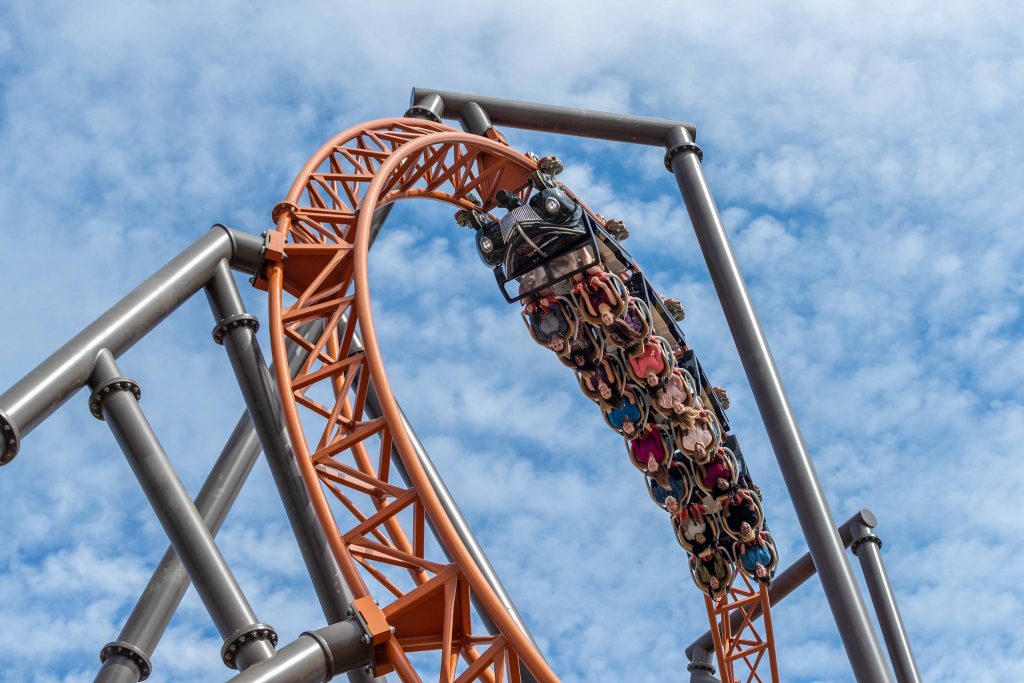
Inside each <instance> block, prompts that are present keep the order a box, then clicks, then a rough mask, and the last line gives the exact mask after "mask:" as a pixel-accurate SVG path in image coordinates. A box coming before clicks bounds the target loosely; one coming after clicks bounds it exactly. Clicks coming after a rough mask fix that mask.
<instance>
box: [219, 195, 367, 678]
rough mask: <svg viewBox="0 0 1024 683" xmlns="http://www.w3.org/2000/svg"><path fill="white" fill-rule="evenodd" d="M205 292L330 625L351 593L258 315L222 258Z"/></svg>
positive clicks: (356, 674)
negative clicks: (286, 413) (291, 428)
mask: <svg viewBox="0 0 1024 683" xmlns="http://www.w3.org/2000/svg"><path fill="white" fill-rule="evenodd" d="M384 217H385V218H386V214H385V215H384ZM206 296H207V299H208V300H209V303H210V309H211V310H212V311H213V315H214V318H215V319H216V321H217V325H216V327H215V328H214V339H215V340H216V341H218V342H220V343H223V344H224V348H225V349H226V350H227V353H228V358H229V359H230V360H231V367H232V369H233V370H234V372H235V378H236V379H237V380H238V386H239V389H240V390H241V392H242V397H243V399H244V400H245V405H246V406H247V408H248V411H249V414H250V415H251V416H252V420H253V424H254V426H255V429H256V433H257V434H258V435H259V440H260V443H262V445H263V452H264V454H266V458H267V464H268V465H269V466H270V471H271V473H272V474H273V477H274V483H275V484H276V485H277V490H278V493H279V494H280V496H281V501H282V503H283V504H284V508H285V512H286V514H287V515H288V521H289V523H290V524H291V527H292V533H293V534H294V535H295V540H296V541H297V542H298V545H299V550H300V551H301V554H302V559H303V562H304V563H305V565H306V571H307V572H308V573H309V577H310V580H311V581H312V583H313V588H314V590H315V591H316V595H317V598H318V599H319V601H320V607H321V609H322V610H323V613H324V617H326V619H327V623H329V624H334V623H337V622H340V621H344V620H345V619H346V618H347V617H348V615H349V609H350V607H351V603H352V594H351V592H350V591H349V588H348V585H347V584H346V583H345V578H344V576H343V575H342V573H341V569H340V567H339V566H338V562H337V560H336V559H335V558H334V554H333V553H332V552H331V548H330V545H329V544H328V542H327V537H326V536H325V535H324V533H323V529H322V528H321V527H320V523H319V521H318V519H317V517H316V513H315V512H314V510H313V504H312V502H311V501H310V499H309V494H308V493H307V491H306V487H305V485H304V483H303V481H302V474H301V473H300V472H299V468H298V465H297V464H296V462H295V454H294V452H293V450H292V445H291V441H290V439H289V438H288V432H287V427H286V426H285V424H284V420H283V416H282V414H281V402H280V399H279V397H278V394H277V390H276V385H275V383H274V378H273V375H271V373H270V370H269V368H268V367H267V364H266V360H265V359H264V357H263V353H262V352H261V351H260V347H259V341H258V340H257V339H256V329H257V327H258V325H257V323H256V318H255V316H252V315H250V314H248V313H247V312H246V310H245V305H244V304H243V303H242V296H241V294H240V293H239V291H238V287H237V285H236V284H235V280H234V276H233V275H232V273H231V268H230V267H229V266H228V263H227V261H221V263H220V265H219V266H218V267H217V268H216V270H215V272H214V275H213V278H212V279H211V280H210V282H209V284H208V285H207V286H206ZM350 678H352V680H353V681H354V682H361V681H373V680H376V679H374V677H373V676H367V675H366V674H365V673H364V672H362V671H361V670H360V671H356V672H353V675H350Z"/></svg>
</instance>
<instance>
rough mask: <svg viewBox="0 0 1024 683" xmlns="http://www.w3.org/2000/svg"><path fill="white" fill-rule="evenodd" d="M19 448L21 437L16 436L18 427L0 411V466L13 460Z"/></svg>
mask: <svg viewBox="0 0 1024 683" xmlns="http://www.w3.org/2000/svg"><path fill="white" fill-rule="evenodd" d="M20 446H21V435H20V434H18V426H17V425H15V424H14V423H13V422H11V420H10V418H8V417H7V416H6V415H4V413H3V411H0V465H6V464H7V463H9V462H10V461H12V460H14V456H16V455H17V454H18V448H19V447H20Z"/></svg>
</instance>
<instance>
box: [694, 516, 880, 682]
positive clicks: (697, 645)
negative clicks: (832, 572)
mask: <svg viewBox="0 0 1024 683" xmlns="http://www.w3.org/2000/svg"><path fill="white" fill-rule="evenodd" d="M862 522H863V523H865V524H869V525H871V526H874V524H875V516H874V514H872V513H871V511H870V510H866V509H864V510H858V511H857V513H856V514H855V515H853V517H850V519H848V520H846V521H845V522H843V525H842V526H840V527H839V540H840V541H841V542H842V544H843V548H849V547H850V544H851V543H852V542H853V531H852V529H853V526H854V524H857V523H862ZM816 572H817V570H815V568H814V560H813V559H812V558H811V554H810V553H804V555H802V556H801V557H800V559H798V560H796V561H795V562H793V564H791V565H789V566H788V567H786V569H784V570H783V571H781V572H779V573H778V574H776V575H775V578H774V579H772V585H771V588H770V589H769V590H768V601H769V602H770V603H771V604H772V605H776V604H778V603H780V602H782V600H783V598H785V597H786V596H787V595H789V594H790V593H792V592H793V591H795V590H796V589H797V588H799V587H800V586H802V585H804V583H805V582H806V581H807V579H809V578H811V577H812V576H814V575H815V573H816ZM760 616H761V605H760V604H758V605H754V608H753V610H751V613H750V619H751V620H754V619H757V618H758V617H760ZM729 619H730V621H731V622H732V628H733V630H734V631H735V630H736V629H737V628H739V625H740V623H741V622H742V621H743V615H742V614H740V613H739V612H735V613H734V614H733V615H732V616H731V617H729ZM714 647H715V641H714V639H713V638H712V637H711V631H706V632H705V633H704V635H702V636H701V637H700V638H697V640H695V641H693V642H692V643H690V645H689V646H688V647H687V648H686V657H687V658H688V659H689V660H690V661H691V662H696V661H697V660H698V658H699V656H698V655H699V653H700V652H708V651H713V650H714Z"/></svg>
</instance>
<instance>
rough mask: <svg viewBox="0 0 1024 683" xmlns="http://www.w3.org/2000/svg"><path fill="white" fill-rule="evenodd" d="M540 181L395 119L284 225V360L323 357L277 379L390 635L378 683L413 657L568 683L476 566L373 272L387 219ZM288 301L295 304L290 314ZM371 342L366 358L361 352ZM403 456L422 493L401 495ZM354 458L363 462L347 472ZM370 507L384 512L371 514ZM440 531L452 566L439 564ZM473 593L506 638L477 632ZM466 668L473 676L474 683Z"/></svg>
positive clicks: (356, 580) (277, 274)
mask: <svg viewBox="0 0 1024 683" xmlns="http://www.w3.org/2000/svg"><path fill="white" fill-rule="evenodd" d="M535 168H536V165H535V164H534V162H532V161H531V160H530V159H528V158H527V157H525V156H523V155H521V154H519V153H517V152H514V151H513V150H511V149H509V148H508V147H506V146H504V145H502V144H501V143H499V142H495V141H492V140H489V139H486V138H482V137H477V136H471V135H468V134H465V133H461V132H458V131H455V130H453V129H450V128H448V127H446V126H442V125H439V124H434V123H431V122H427V121H421V120H417V119H381V120H377V121H372V122H369V123H367V124H364V125H361V126H357V127H355V128H352V129H350V130H348V131H346V132H344V133H342V134H341V135H339V136H337V137H335V138H334V139H333V140H331V141H330V142H328V143H327V144H326V145H324V146H323V147H322V148H321V149H320V150H319V151H318V152H317V154H316V155H314V157H313V158H312V159H311V160H310V161H309V162H308V163H307V165H306V167H305V168H304V169H303V170H302V172H301V173H300V175H299V177H298V178H297V180H296V181H295V183H294V184H293V186H292V188H291V191H290V192H289V195H288V197H287V199H286V201H285V202H284V203H282V205H280V206H279V207H278V210H277V211H276V214H277V215H276V218H277V234H278V236H279V237H275V238H274V239H273V240H272V242H271V243H272V244H273V245H274V246H276V247H277V248H276V249H272V250H270V253H268V261H269V264H268V267H267V272H266V276H267V283H266V284H267V287H268V290H269V295H270V318H271V326H272V330H273V331H272V335H271V339H272V348H273V354H274V358H275V359H276V358H277V357H278V356H281V355H282V354H283V352H284V342H285V339H286V338H291V339H294V340H295V341H296V342H298V343H300V344H304V345H306V347H307V348H308V349H309V351H310V358H309V360H308V361H307V363H306V364H305V365H304V366H303V367H302V368H301V369H300V371H299V373H298V374H297V375H296V377H295V378H294V380H293V379H292V378H290V377H289V376H288V375H287V374H286V373H281V372H278V373H277V381H278V385H279V388H280V389H281V394H282V397H283V405H284V411H285V415H286V421H287V424H288V429H289V432H290V435H291V438H292V440H293V442H294V444H295V451H296V456H297V457H298V459H299V464H300V468H301V470H302V474H303V478H304V481H305V484H306V487H307V489H308V490H309V493H310V495H311V497H312V499H313V503H314V507H315V509H316V512H317V516H318V517H319V519H320V522H321V524H322V525H323V527H324V530H325V532H326V534H327V537H328V539H329V542H330V545H331V548H332V550H333V552H334V554H335V556H336V558H337V560H338V563H339V565H340V566H341V569H342V572H343V573H344V575H345V579H346V581H347V582H348V583H349V586H350V588H351V589H352V592H353V593H354V595H355V597H356V598H357V603H358V606H359V607H360V611H362V612H363V615H364V617H365V618H366V619H367V622H368V623H371V624H373V623H376V624H385V625H386V626H387V628H380V627H378V628H375V629H373V630H374V645H375V651H376V654H377V667H376V673H378V674H381V673H386V672H387V671H390V670H394V671H395V672H396V673H397V674H398V675H399V677H400V678H401V679H402V680H403V681H419V680H420V677H419V674H418V673H417V672H416V669H415V667H414V666H413V663H412V662H411V661H410V658H409V654H410V653H413V652H422V651H430V650H432V651H438V652H439V654H440V662H439V666H438V668H439V670H440V680H441V681H458V682H459V683H462V682H466V681H472V680H486V681H504V680H508V681H519V680H521V676H522V670H521V667H525V668H526V669H528V670H529V672H530V673H531V674H532V675H533V677H534V678H535V679H536V680H537V681H541V682H547V681H556V680H557V677H556V676H555V675H554V673H553V672H552V671H551V670H550V668H549V667H548V665H547V663H546V662H545V661H544V658H543V657H542V656H541V654H540V653H539V652H538V651H537V649H536V648H535V646H534V645H533V644H532V642H531V641H530V639H529V637H528V636H527V635H526V634H525V633H524V632H523V631H522V630H521V629H519V628H518V627H517V625H516V623H515V621H514V620H513V618H512V616H511V615H510V614H509V613H508V612H507V611H506V610H505V608H504V606H503V605H502V603H501V602H500V600H499V599H498V597H497V596H496V595H495V594H494V592H493V591H492V590H491V588H490V586H489V584H488V583H487V581H486V578H485V577H484V576H483V574H482V573H481V572H480V570H479V569H478V568H477V566H476V565H475V564H474V563H473V561H472V559H471V557H470V555H469V553H468V552H467V549H466V547H465V546H464V544H463V543H462V542H461V541H460V539H459V537H458V535H457V533H456V530H455V528H454V527H453V525H452V524H451V522H450V520H449V519H448V517H447V516H446V514H445V513H444V510H443V508H442V506H441V504H440V501H439V500H438V498H437V496H436V495H435V493H434V491H433V489H432V488H431V486H430V484H429V481H428V480H427V478H426V474H425V472H424V470H423V468H422V466H421V465H420V463H419V461H418V459H417V458H416V457H415V454H414V452H413V445H412V443H411V441H410V440H409V436H408V434H407V432H406V431H405V429H404V427H403V423H402V418H401V414H400V412H399V408H398V405H397V403H396V402H395V400H394V397H393V396H392V394H391V391H390V388H389V386H388V380H387V376H386V374H385V371H384V366H383V363H382V361H381V358H380V354H379V351H378V349H377V341H376V332H375V330H374V327H373V321H372V318H371V311H370V294H369V284H368V274H367V252H368V249H369V236H370V223H371V220H372V215H373V212H374V210H375V209H376V208H378V206H382V205H384V204H386V203H389V202H393V201H396V200H398V199H402V198H406V197H424V198H430V199H436V200H440V201H444V202H447V203H449V204H452V205H454V206H456V207H459V208H467V209H468V208H477V204H476V202H474V201H472V200H471V199H470V198H469V197H470V193H471V192H477V193H479V195H480V196H481V198H482V200H483V201H484V202H487V201H489V200H490V198H491V197H492V196H493V195H494V193H495V192H496V191H497V190H499V189H508V190H512V191H518V190H521V189H522V188H523V187H524V186H525V182H526V179H527V177H528V176H529V174H530V173H532V172H533V170H534V169H535ZM274 243H276V244H274ZM274 251H277V252H278V253H277V254H274V253H273V252H274ZM275 259H276V260H275ZM286 293H287V294H290V295H291V296H293V297H295V298H296V300H295V302H294V303H292V304H290V305H288V306H286V305H285V301H284V296H285V294H286ZM317 319H322V320H325V321H326V322H327V326H326V332H325V333H324V334H323V335H322V336H321V337H320V338H319V339H317V340H315V341H313V342H304V341H303V340H301V339H298V338H297V337H298V335H297V334H296V331H295V330H296V328H297V327H298V326H299V325H301V324H304V323H308V322H310V321H312V320H317ZM343 320H347V322H345V323H344V324H343V325H342V329H341V331H339V329H338V325H339V323H340V322H341V321H343ZM357 332H358V335H359V337H360V338H361V340H362V348H363V350H361V351H360V350H354V346H353V339H354V338H355V337H356V334H357ZM371 382H372V384H373V387H374V389H375V391H376V393H377V395H378V398H379V401H380V404H381V409H382V412H383V415H382V416H381V417H379V418H376V419H366V418H365V417H364V408H365V403H366V397H367V394H368V391H369V388H370V383H371ZM314 387H316V388H320V390H321V391H323V392H328V393H329V394H330V395H332V396H333V402H334V404H333V405H325V404H323V403H321V402H319V401H318V400H317V399H316V398H313V396H311V395H310V389H313V388H314ZM300 415H301V416H300ZM316 421H319V424H317V425H316V426H317V427H318V428H321V427H322V429H318V431H320V435H319V441H318V442H317V443H311V442H310V441H309V440H307V431H308V430H311V427H312V425H313V424H314V422H316ZM371 437H377V439H378V440H379V446H380V447H379V450H378V452H377V454H376V457H373V458H371V456H370V454H369V453H368V452H367V451H368V449H367V446H368V445H370V444H369V443H368V442H367V440H368V439H370V438H371ZM392 446H394V447H395V449H396V450H397V452H398V453H399V455H400V457H401V458H402V465H403V466H404V470H405V472H406V473H407V475H408V478H409V485H408V486H404V485H401V484H396V483H395V482H393V481H392V478H391V474H392V472H393V470H394V468H393V467H392V464H391V457H392V452H393V449H392ZM345 451H349V452H350V453H351V461H349V462H342V461H341V460H340V458H341V456H342V455H344V453H345ZM324 488H327V489H328V490H329V491H331V492H332V493H333V495H334V497H335V498H337V499H338V501H340V502H341V504H342V505H344V507H345V508H347V509H348V510H349V511H350V512H351V513H352V514H353V516H354V517H355V518H356V522H357V524H356V525H355V526H354V527H352V528H350V529H347V530H345V531H344V532H343V531H342V530H341V529H339V527H338V524H337V522H336V520H335V518H334V516H333V514H332V511H331V507H330V504H329V503H328V499H327V496H326V495H325V492H324ZM356 496H359V497H360V500H362V501H363V502H364V505H363V506H362V507H361V506H360V505H358V504H357V503H356V501H355V500H354V498H355V497H356ZM366 503H368V504H369V506H371V507H372V508H373V510H375V512H373V513H371V514H367V513H366V512H364V510H365V509H366ZM405 510H411V512H412V515H411V517H412V520H411V523H410V524H407V526H411V530H410V532H409V533H406V531H405V529H404V528H403V525H402V522H401V520H400V519H399V513H401V512H403V511H405ZM427 519H429V521H430V523H431V526H432V527H433V528H434V530H435V531H436V533H437V536H438V538H439V541H440V542H441V543H442V544H443V546H444V549H445V551H446V552H447V555H448V556H449V557H451V558H452V559H451V561H450V562H449V561H447V560H443V559H442V560H431V559H428V557H427V555H428V553H427V552H426V551H427V546H428V544H427V543H426V541H425V531H426V524H425V522H426V520H427ZM376 565H389V566H390V567H393V568H401V569H405V570H407V571H408V573H409V575H410V577H411V578H412V580H413V582H414V583H415V584H416V586H415V587H414V588H413V589H411V590H409V591H403V590H402V589H401V588H400V587H399V586H398V585H397V584H396V582H395V580H392V579H393V578H394V577H393V576H391V577H389V576H388V575H387V573H386V571H384V570H382V568H381V567H378V566H376ZM368 580H369V581H372V582H375V583H376V584H377V585H378V586H379V588H380V589H382V590H379V591H378V593H382V592H383V591H386V592H388V593H390V594H391V595H392V596H393V601H392V602H390V604H385V605H383V606H382V607H381V608H377V607H376V606H375V605H374V603H373V602H372V598H373V597H379V595H373V594H371V591H370V588H369V586H368V584H367V582H368ZM471 594H472V596H473V597H475V598H476V601H477V603H478V604H479V605H480V607H481V608H482V609H483V610H484V611H485V612H486V614H487V617H488V618H489V620H490V621H491V622H493V623H494V624H495V625H496V627H497V629H498V631H499V633H498V634H497V635H487V634H484V635H477V634H474V633H473V632H472V617H471V613H470V609H471V602H470V595H471ZM477 646H482V647H484V648H485V649H484V650H483V652H479V651H478V649H477ZM460 658H461V659H463V660H464V661H465V663H466V667H465V669H464V670H462V671H461V672H460V671H459V669H458V661H459V659H460Z"/></svg>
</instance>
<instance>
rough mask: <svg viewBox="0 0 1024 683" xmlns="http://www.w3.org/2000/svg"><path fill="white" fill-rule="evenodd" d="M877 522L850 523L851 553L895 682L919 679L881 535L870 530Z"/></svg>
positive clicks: (908, 681) (915, 682) (909, 682)
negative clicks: (887, 565) (851, 532)
mask: <svg viewBox="0 0 1024 683" xmlns="http://www.w3.org/2000/svg"><path fill="white" fill-rule="evenodd" d="M874 526H876V525H875V523H874V518H872V519H871V520H868V521H867V522H857V523H855V524H854V525H853V539H854V540H853V545H851V546H850V547H851V549H852V550H853V554H854V555H856V556H857V559H858V560H860V566H861V571H863V572H864V582H865V583H867V585H868V593H869V594H870V595H871V604H872V605H874V607H875V616H876V617H878V625H879V626H880V627H881V628H882V638H884V639H885V647H886V649H887V650H888V651H889V659H890V660H891V661H892V668H893V671H895V672H896V681H897V682H898V683H921V672H920V671H918V669H917V662H916V661H914V651H913V650H912V649H910V638H908V637H907V629H906V628H905V627H904V626H903V618H902V617H901V616H900V608H899V606H898V605H897V604H896V596H895V595H894V594H893V592H892V586H891V585H890V584H889V576H888V575H887V574H886V573H885V564H883V563H882V539H880V538H879V537H878V536H876V535H875V534H874V533H873V532H872V528H873V527H874Z"/></svg>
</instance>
